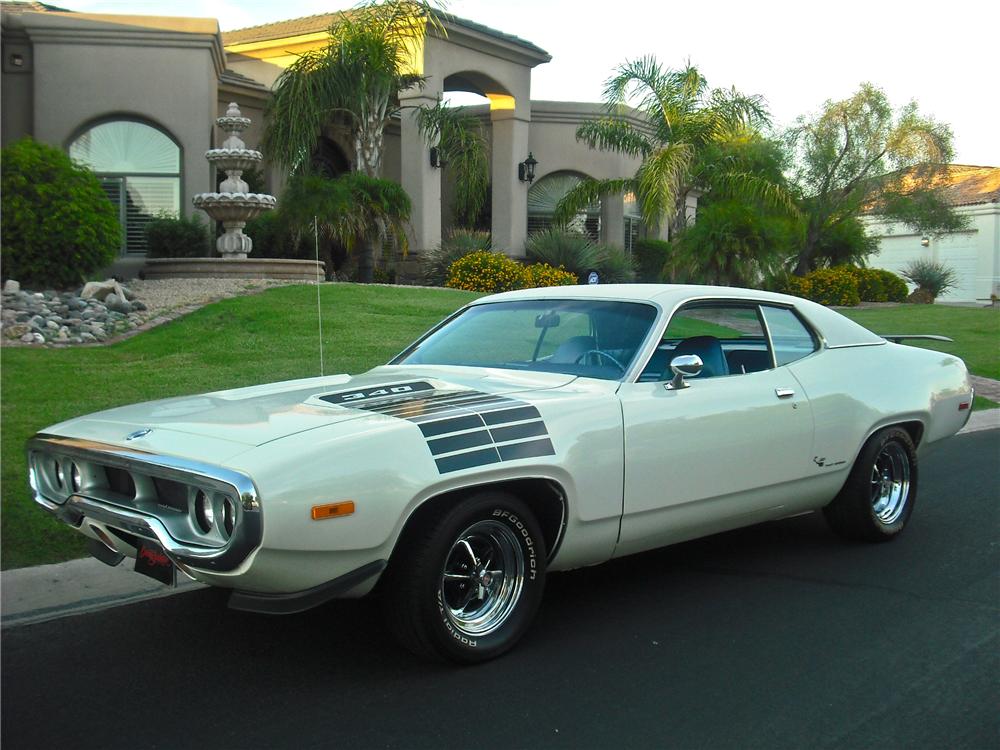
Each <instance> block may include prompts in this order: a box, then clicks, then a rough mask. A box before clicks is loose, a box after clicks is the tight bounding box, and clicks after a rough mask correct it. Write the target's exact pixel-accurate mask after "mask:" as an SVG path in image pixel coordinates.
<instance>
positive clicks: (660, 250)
mask: <svg viewBox="0 0 1000 750" xmlns="http://www.w3.org/2000/svg"><path fill="white" fill-rule="evenodd" d="M632 257H633V258H634V260H635V266H636V278H637V280H638V281H641V282H645V283H648V284H658V283H660V282H661V281H662V280H663V267H664V266H665V265H666V264H667V259H668V258H669V257H670V243H669V242H664V241H663V240H639V241H638V242H636V243H635V245H634V246H633V248H632Z"/></svg>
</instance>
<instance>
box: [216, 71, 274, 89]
mask: <svg viewBox="0 0 1000 750" xmlns="http://www.w3.org/2000/svg"><path fill="white" fill-rule="evenodd" d="M219 83H231V84H236V85H237V86H249V87H250V88H255V89H261V90H263V91H267V90H268V88H267V86H265V85H264V84H263V83H261V82H260V81H257V80H254V79H253V78H251V77H250V76H245V75H243V74H242V73H237V72H236V71H235V70H233V69H232V68H226V69H225V70H224V71H222V75H220V76H219Z"/></svg>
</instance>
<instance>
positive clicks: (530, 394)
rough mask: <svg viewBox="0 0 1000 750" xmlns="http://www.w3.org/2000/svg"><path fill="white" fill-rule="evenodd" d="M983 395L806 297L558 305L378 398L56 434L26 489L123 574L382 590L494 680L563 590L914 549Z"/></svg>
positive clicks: (727, 295) (257, 406)
mask: <svg viewBox="0 0 1000 750" xmlns="http://www.w3.org/2000/svg"><path fill="white" fill-rule="evenodd" d="M972 395H973V394H972V388H971V387H970V381H969V376H968V373H967V371H966V368H965V365H964V364H963V362H962V361H961V360H960V359H958V358H956V357H953V356H950V355H948V354H942V353H940V352H934V351H928V350H924V349H918V348H914V347H909V346H904V345H900V344H897V343H891V342H889V341H887V340H886V339H885V338H882V337H880V336H877V335H875V334H874V333H871V332H870V331H868V330H866V329H865V328H862V327H861V326H859V325H857V324H855V323H853V322H851V321H850V320H848V319H847V318H845V317H843V316H841V315H839V314H838V313H836V312H834V311H832V310H829V309H827V308H825V307H822V306H820V305H816V304H813V303H811V302H807V301H805V300H802V299H799V298H796V297H789V296H785V295H780V294H771V293H767V292H761V291H754V290H747V289H732V288H722V287H698V286H651V285H627V286H616V285H608V286H589V287H560V288H553V289H535V290H525V291H518V292H509V293H505V294H498V295H493V296H489V297H483V298H481V299H478V300H476V301H475V302H473V303H471V304H469V305H467V306H466V307H464V308H462V309H461V310H459V311H458V312H456V313H455V314H454V315H452V316H451V317H449V318H448V319H446V320H445V321H444V322H442V323H441V324H440V325H438V326H437V327H436V328H434V329H432V330H431V331H430V332H428V333H427V334H426V335H424V336H423V337H422V338H421V339H419V340H418V341H417V342H416V343H414V344H413V345H411V346H410V347H409V348H407V349H406V350H405V351H403V352H402V353H401V354H400V355H398V356H397V357H396V358H395V359H393V360H392V362H390V363H389V364H388V365H384V366H381V367H376V368H374V369H373V370H370V371H369V372H366V373H364V374H362V375H358V376H353V377H352V376H348V375H336V376H333V377H325V378H323V377H320V378H309V379H304V380H295V381H290V382H283V383H275V384H271V385H261V386H256V387H250V388H240V389H236V390H230V391H220V392H217V393H208V394H205V395H200V396H191V397H183V398H173V399H168V400H164V401H155V402H152V403H147V404H139V405H136V406H126V407H121V408H116V409H111V410H108V411H104V412H100V413H97V414H92V415H89V416H84V417H80V418H78V419H73V420H70V421H67V422H63V423H61V424H57V425H54V426H52V427H49V428H48V429H46V430H44V431H42V432H40V433H39V434H38V435H36V436H35V437H34V438H32V439H31V441H30V442H29V445H28V454H29V467H30V482H31V486H32V488H33V492H34V497H35V500H36V501H37V502H38V504H39V505H41V506H42V507H43V508H44V509H46V510H47V511H49V512H50V513H52V514H54V515H55V516H56V517H57V518H58V519H59V520H61V521H62V522H64V523H67V524H69V525H70V526H72V527H74V528H75V529H77V530H79V531H80V532H81V533H82V534H85V535H87V536H88V537H90V538H91V540H92V541H91V551H92V552H93V554H94V555H95V556H96V557H98V558H100V559H102V560H104V561H105V562H107V563H109V564H112V565H116V564H118V563H120V562H121V561H122V560H123V559H125V558H133V559H134V560H135V563H134V564H135V567H136V569H137V570H138V571H140V572H143V573H148V574H150V575H153V576H155V577H158V578H160V579H161V580H163V581H165V582H168V583H170V582H172V581H173V580H174V577H175V576H176V571H178V570H179V571H181V573H183V574H185V575H188V576H190V577H192V578H194V579H197V580H199V581H203V582H205V583H208V584H211V585H213V586H220V587H225V588H228V589H231V590H232V594H231V597H230V606H232V607H236V608H239V609H244V610H252V611H259V612H271V613H289V612H297V611H301V610H304V609H306V608H308V607H311V606H314V605H317V604H320V603H322V602H324V601H326V600H328V599H330V598H332V597H338V596H341V597H354V596H361V595H363V594H366V593H368V592H369V591H371V590H372V589H374V588H375V586H376V584H378V587H379V590H380V591H379V593H380V595H381V596H382V598H383V600H384V603H385V606H386V608H387V611H388V623H389V626H390V627H391V628H392V629H393V631H394V632H395V633H396V635H397V636H398V637H399V639H400V640H401V641H402V643H403V644H404V645H406V646H407V647H409V648H410V649H412V650H414V651H416V652H418V653H424V654H429V655H437V656H443V657H445V658H448V659H452V660H455V661H458V662H477V661H482V660H485V659H490V658H492V657H495V656H497V655H499V654H501V653H503V652H504V651H506V650H507V649H509V648H510V647H511V646H513V645H514V644H515V643H516V642H517V640H518V639H519V638H520V637H521V636H522V635H523V634H524V632H525V630H526V629H527V628H528V626H529V624H530V623H531V620H532V618H533V616H534V615H535V612H536V611H537V609H538V606H539V603H540V601H541V597H542V590H543V586H544V581H545V576H546V573H547V572H551V571H558V570H567V569H570V568H577V567H580V566H584V565H593V564H596V563H600V562H603V561H606V560H608V559H610V558H614V557H620V556H622V555H630V554H633V553H636V552H642V551H643V550H649V549H652V548H655V547H660V546H663V545H667V544H672V543H675V542H680V541H684V540H687V539H692V538H695V537H700V536H704V535H707V534H714V533H717V532H721V531H725V530H728V529H733V528H737V527H741V526H747V525H750V524H754V523H758V522H761V521H768V520H771V519H778V518H782V517H786V516H790V515H794V514H798V513H802V512H805V511H814V510H820V509H822V511H823V513H824V514H825V515H826V518H827V519H828V520H829V522H830V524H831V526H832V527H833V529H834V530H836V531H837V532H838V533H840V534H842V535H844V536H846V537H849V538H852V539H860V540H869V541H882V540H888V539H892V538H893V537H895V536H896V535H897V534H899V533H900V532H901V531H902V530H903V528H904V526H905V525H906V523H907V520H908V519H909V518H910V514H911V512H912V511H913V507H914V502H915V500H916V496H917V479H918V469H917V460H918V456H919V455H921V453H922V452H923V451H924V450H925V449H927V448H928V447H930V446H932V445H933V444H934V443H936V442H937V441H939V440H941V439H943V438H946V437H948V436H950V435H953V434H954V433H955V432H957V431H958V430H959V429H960V428H961V427H962V426H963V425H964V424H965V422H966V421H967V420H968V416H969V413H970V410H971V404H972Z"/></svg>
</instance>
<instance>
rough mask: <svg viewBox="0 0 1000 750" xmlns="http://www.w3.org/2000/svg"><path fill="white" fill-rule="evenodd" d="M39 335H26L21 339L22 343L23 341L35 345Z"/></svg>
mask: <svg viewBox="0 0 1000 750" xmlns="http://www.w3.org/2000/svg"><path fill="white" fill-rule="evenodd" d="M37 335H38V334H36V333H26V334H24V335H23V336H22V337H21V341H23V342H24V343H25V344H34V343H35V336H37ZM42 341H45V339H42Z"/></svg>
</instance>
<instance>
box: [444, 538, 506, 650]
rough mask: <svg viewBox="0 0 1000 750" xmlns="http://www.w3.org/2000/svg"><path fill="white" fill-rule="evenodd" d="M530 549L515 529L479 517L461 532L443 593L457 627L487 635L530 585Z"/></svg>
mask: <svg viewBox="0 0 1000 750" xmlns="http://www.w3.org/2000/svg"><path fill="white" fill-rule="evenodd" d="M524 569H525V562H524V552H523V550H522V546H521V544H520V542H519V540H518V538H517V536H516V535H515V533H514V531H513V530H512V529H511V528H510V527H509V526H508V525H506V524H502V523H500V522H497V521H492V520H486V521H478V522H477V523H474V524H472V525H471V526H469V527H468V528H467V529H465V531H463V532H462V533H461V534H459V535H458V538H457V539H456V540H455V542H454V544H453V545H452V547H451V550H450V551H449V552H448V556H447V557H446V558H445V564H444V570H443V571H442V573H441V584H440V598H441V601H442V603H443V605H444V614H445V616H446V617H447V618H448V620H449V622H450V623H451V624H452V625H453V626H454V628H455V630H457V631H458V632H460V633H462V634H464V635H467V636H473V637H476V636H484V635H488V634H490V633H492V632H493V631H495V630H497V629H498V628H499V627H500V626H501V625H503V624H504V622H505V621H506V620H507V618H508V617H509V616H510V614H511V612H513V611H514V608H515V607H516V606H517V602H518V600H519V599H520V597H521V590H522V588H523V586H524Z"/></svg>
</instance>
